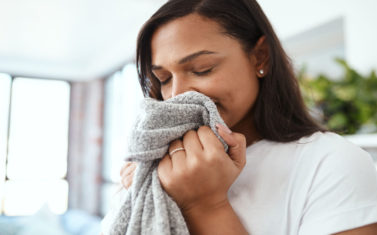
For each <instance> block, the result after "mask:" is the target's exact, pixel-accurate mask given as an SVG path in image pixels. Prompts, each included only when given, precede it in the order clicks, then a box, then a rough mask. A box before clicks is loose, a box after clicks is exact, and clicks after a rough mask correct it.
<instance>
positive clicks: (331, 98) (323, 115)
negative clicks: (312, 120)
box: [298, 59, 377, 134]
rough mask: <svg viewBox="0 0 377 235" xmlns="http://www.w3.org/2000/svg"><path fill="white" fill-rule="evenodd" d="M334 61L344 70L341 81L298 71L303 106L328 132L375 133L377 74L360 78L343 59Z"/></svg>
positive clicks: (376, 124)
mask: <svg viewBox="0 0 377 235" xmlns="http://www.w3.org/2000/svg"><path fill="white" fill-rule="evenodd" d="M336 61H337V63H338V64H339V66H341V67H342V68H343V71H344V73H343V76H342V77H341V78H330V77H327V76H325V75H318V76H316V77H310V76H308V75H307V74H306V73H305V68H303V69H301V70H300V72H299V73H298V79H299V82H300V87H301V90H302V93H303V96H304V100H305V102H306V104H307V105H308V106H309V108H310V110H311V111H312V112H313V114H314V116H315V117H317V118H319V119H320V121H321V122H322V123H323V124H324V125H325V126H326V127H327V128H328V129H329V130H331V131H335V132H337V133H340V134H354V133H357V132H362V130H363V129H364V132H365V130H367V132H376V130H377V128H376V127H377V76H376V72H375V71H371V72H370V73H369V74H368V75H367V76H363V75H361V74H360V73H358V72H357V71H356V70H355V69H353V68H351V67H350V66H349V65H348V64H347V63H346V62H345V61H344V60H341V59H336ZM365 127H369V128H365Z"/></svg>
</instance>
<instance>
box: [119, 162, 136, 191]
mask: <svg viewBox="0 0 377 235" xmlns="http://www.w3.org/2000/svg"><path fill="white" fill-rule="evenodd" d="M136 165H137V164H136V162H126V163H124V165H123V166H122V169H121V170H120V177H121V183H122V185H123V187H124V188H126V189H128V188H129V187H130V186H131V185H132V179H133V177H134V173H135V169H136Z"/></svg>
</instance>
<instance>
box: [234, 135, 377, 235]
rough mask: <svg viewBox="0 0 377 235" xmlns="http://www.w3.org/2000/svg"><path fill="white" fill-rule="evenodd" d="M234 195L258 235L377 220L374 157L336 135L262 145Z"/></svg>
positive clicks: (250, 151) (249, 154)
mask: <svg viewBox="0 0 377 235" xmlns="http://www.w3.org/2000/svg"><path fill="white" fill-rule="evenodd" d="M228 197H229V200H230V203H231V205H232V207H233V209H234V210H235V212H236V213H237V215H238V217H239V218H240V220H241V222H242V224H243V225H244V227H245V228H246V230H247V231H248V232H249V233H250V234H252V235H280V234H287V235H294V234H298V235H312V234H313V235H314V234H315V235H321V234H332V233H336V232H340V231H345V230H349V229H353V228H357V227H361V226H364V225H367V224H371V223H375V222H377V171H376V168H375V166H374V164H373V161H372V158H371V157H370V155H369V154H368V153H366V152H365V151H363V150H362V149H360V148H359V147H357V146H355V145H353V144H352V143H350V142H348V141H347V140H346V139H344V138H343V137H341V136H339V135H337V134H334V133H321V132H317V133H315V134H313V135H312V136H310V137H304V138H301V139H300V140H298V141H294V142H291V143H278V142H272V141H267V140H262V141H259V142H257V143H255V144H253V145H251V146H249V147H248V148H247V150H246V166H245V168H244V169H243V170H242V172H241V174H240V175H239V177H238V178H237V180H236V181H235V182H234V183H233V185H232V186H231V188H230V190H229V192H228Z"/></svg>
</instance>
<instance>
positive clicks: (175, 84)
mask: <svg viewBox="0 0 377 235" xmlns="http://www.w3.org/2000/svg"><path fill="white" fill-rule="evenodd" d="M190 90H193V89H192V87H191V85H190V84H189V82H188V81H187V80H186V79H184V78H182V77H174V78H172V88H171V97H174V96H177V95H179V94H182V93H185V92H186V91H190Z"/></svg>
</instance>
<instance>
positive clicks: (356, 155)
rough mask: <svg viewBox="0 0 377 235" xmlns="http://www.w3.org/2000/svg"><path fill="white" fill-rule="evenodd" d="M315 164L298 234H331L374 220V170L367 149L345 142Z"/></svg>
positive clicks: (376, 180)
mask: <svg viewBox="0 0 377 235" xmlns="http://www.w3.org/2000/svg"><path fill="white" fill-rule="evenodd" d="M316 167H317V169H316V174H315V177H314V178H313V181H312V185H311V188H310V190H309V192H308V195H307V201H306V204H305V207H304V212H303V216H302V219H301V225H300V230H299V234H300V235H312V234H313V235H314V234H315V235H319V234H333V233H337V232H341V231H346V230H350V229H354V228H358V227H362V226H365V225H368V224H372V223H376V222H377V171H376V168H375V165H374V163H373V160H372V158H371V156H370V155H369V154H368V153H367V152H365V151H364V150H362V149H360V148H359V147H357V146H354V145H353V144H351V143H347V144H344V145H341V146H339V147H338V148H336V149H334V150H332V151H330V152H329V153H328V154H326V156H325V157H323V159H321V161H320V162H319V164H318V165H317V166H316Z"/></svg>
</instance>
